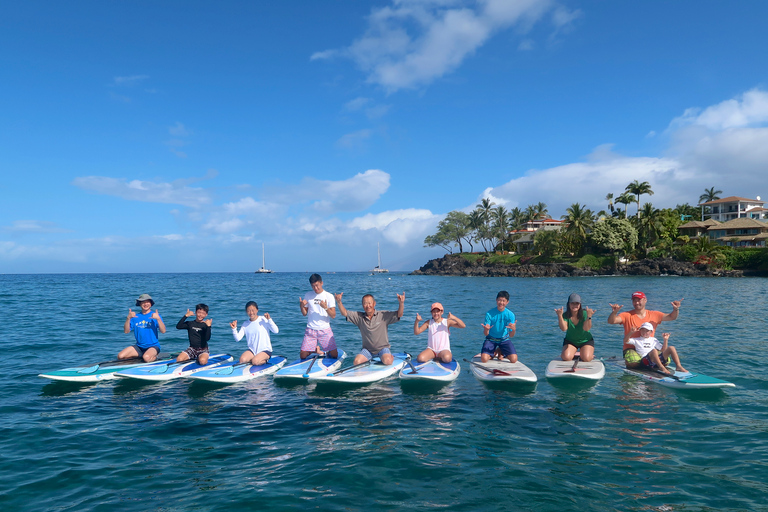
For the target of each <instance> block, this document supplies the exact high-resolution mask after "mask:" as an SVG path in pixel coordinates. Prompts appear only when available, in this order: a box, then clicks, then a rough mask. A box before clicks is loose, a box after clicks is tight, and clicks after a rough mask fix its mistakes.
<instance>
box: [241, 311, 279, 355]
mask: <svg viewBox="0 0 768 512" xmlns="http://www.w3.org/2000/svg"><path fill="white" fill-rule="evenodd" d="M269 331H272V332H273V333H275V334H277V333H278V332H279V329H278V328H277V324H275V322H274V321H273V320H272V319H271V318H270V319H269V320H267V319H266V318H264V317H263V316H260V317H258V318H257V319H256V320H254V321H253V322H251V321H250V320H246V321H245V322H243V325H242V327H240V329H239V330H238V329H232V336H234V337H235V340H237V341H240V340H242V339H243V336H245V339H246V340H247V342H248V350H250V351H251V352H253V354H254V355H256V354H258V353H259V352H272V341H271V340H270V339H269Z"/></svg>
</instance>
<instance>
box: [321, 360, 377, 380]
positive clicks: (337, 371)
mask: <svg viewBox="0 0 768 512" xmlns="http://www.w3.org/2000/svg"><path fill="white" fill-rule="evenodd" d="M372 363H373V359H369V360H368V361H365V362H362V363H360V364H356V365H354V366H350V367H349V368H344V369H341V370H336V371H335V372H333V373H329V374H328V376H329V377H330V376H333V375H341V374H342V373H345V372H348V371H350V370H354V369H356V368H361V367H363V366H368V365H370V364H372Z"/></svg>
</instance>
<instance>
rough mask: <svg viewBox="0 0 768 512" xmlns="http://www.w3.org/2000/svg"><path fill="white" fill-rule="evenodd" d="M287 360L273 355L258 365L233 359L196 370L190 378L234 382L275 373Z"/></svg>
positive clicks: (225, 382) (224, 382) (226, 382)
mask: <svg viewBox="0 0 768 512" xmlns="http://www.w3.org/2000/svg"><path fill="white" fill-rule="evenodd" d="M286 361H287V359H286V358H285V357H283V356H272V357H270V358H269V360H268V361H267V362H266V363H264V364H260V365H258V366H254V365H252V364H250V363H240V362H236V361H232V362H229V363H222V364H220V365H218V366H216V367H215V368H210V369H207V370H202V371H199V372H196V373H194V374H192V375H190V376H189V378H190V379H195V380H205V381H208V382H221V383H223V384H232V383H235V382H242V381H244V380H251V379H255V378H258V377H264V376H265V375H270V374H273V373H275V372H276V371H277V370H279V369H280V368H282V367H283V365H284V364H285V362H286Z"/></svg>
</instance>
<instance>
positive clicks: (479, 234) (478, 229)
mask: <svg viewBox="0 0 768 512" xmlns="http://www.w3.org/2000/svg"><path fill="white" fill-rule="evenodd" d="M469 227H470V228H471V229H472V230H473V231H474V234H475V236H474V238H475V240H476V241H479V242H480V243H481V244H482V246H483V252H488V251H487V250H486V248H485V237H484V236H483V231H484V229H485V221H484V220H483V213H482V212H481V211H480V209H479V208H478V209H477V210H473V211H472V212H471V213H470V214H469Z"/></svg>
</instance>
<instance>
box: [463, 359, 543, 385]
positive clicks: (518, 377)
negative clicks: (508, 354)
mask: <svg viewBox="0 0 768 512" xmlns="http://www.w3.org/2000/svg"><path fill="white" fill-rule="evenodd" d="M472 363H474V364H470V365H469V366H470V368H471V370H472V373H473V374H474V376H475V377H477V379H478V380H481V381H484V382H536V381H537V378H536V374H535V373H533V371H532V370H531V369H530V368H528V367H527V366H525V365H524V364H523V363H521V362H520V361H517V362H516V363H510V362H509V361H508V360H506V359H504V360H498V359H491V360H490V361H487V362H485V363H483V362H481V360H480V356H479V355H477V356H475V357H473V358H472ZM489 370H490V371H489ZM493 370H496V371H493ZM498 372H504V373H506V374H507V375H505V374H504V373H498Z"/></svg>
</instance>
